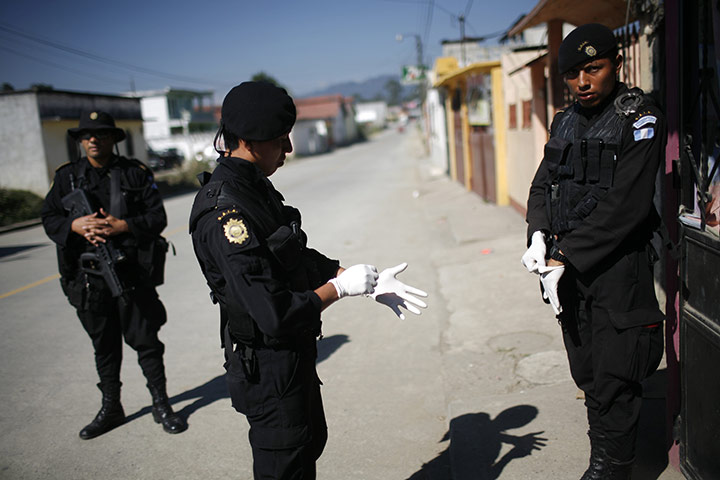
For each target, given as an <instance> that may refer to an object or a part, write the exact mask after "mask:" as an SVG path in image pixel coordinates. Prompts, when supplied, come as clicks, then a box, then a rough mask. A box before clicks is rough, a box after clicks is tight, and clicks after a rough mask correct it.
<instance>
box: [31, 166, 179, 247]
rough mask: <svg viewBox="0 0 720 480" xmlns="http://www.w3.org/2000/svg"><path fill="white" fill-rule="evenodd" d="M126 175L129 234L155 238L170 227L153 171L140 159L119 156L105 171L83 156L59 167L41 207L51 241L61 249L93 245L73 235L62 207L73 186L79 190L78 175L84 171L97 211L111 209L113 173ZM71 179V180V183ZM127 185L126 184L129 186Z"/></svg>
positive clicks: (124, 186) (123, 182) (126, 216)
mask: <svg viewBox="0 0 720 480" xmlns="http://www.w3.org/2000/svg"><path fill="white" fill-rule="evenodd" d="M111 169H117V170H119V171H120V170H121V171H122V172H123V180H122V183H121V185H122V189H123V195H124V197H125V202H126V204H127V208H128V213H127V215H124V216H123V218H122V219H123V220H125V221H126V222H127V224H128V228H129V230H130V234H132V235H133V236H134V237H135V238H136V239H138V240H140V239H144V238H153V237H156V236H157V235H160V232H162V231H163V229H164V228H165V227H166V226H167V216H166V214H165V207H164V206H163V203H162V197H161V196H160V192H159V191H158V189H157V185H156V184H155V181H154V179H153V175H152V172H151V171H150V170H149V169H148V168H147V167H145V166H144V165H142V164H141V163H140V162H139V161H137V160H130V159H127V158H125V157H116V158H115V160H114V162H113V163H112V165H110V166H109V167H105V168H93V167H92V166H91V165H90V163H89V161H88V159H87V158H86V157H83V158H81V159H79V160H76V161H75V162H69V163H66V164H64V165H62V166H60V167H59V168H58V169H57V170H56V172H55V179H54V180H53V185H52V187H51V188H50V191H49V192H48V194H47V196H46V197H45V202H44V203H43V206H42V211H41V216H42V220H43V226H44V227H45V231H46V233H47V235H48V236H49V237H50V239H51V240H52V241H54V242H55V243H56V244H58V245H60V246H66V245H68V244H69V243H71V244H72V243H76V244H77V245H83V249H84V248H86V246H85V244H87V245H90V244H89V243H88V242H87V241H86V240H85V239H83V238H81V237H80V236H78V235H71V233H72V230H71V225H72V222H73V220H74V218H70V217H69V216H68V212H67V211H66V210H65V208H64V207H63V204H62V199H63V197H64V196H65V195H67V194H68V193H70V192H71V191H72V184H73V183H74V184H75V187H80V186H82V185H79V182H80V181H81V179H79V178H78V174H79V173H81V171H84V175H85V180H86V185H85V186H84V187H83V188H84V189H85V190H86V191H87V192H88V193H89V194H90V197H91V201H93V200H94V202H95V204H96V205H97V208H98V211H99V208H100V207H102V208H103V209H104V210H105V211H106V212H109V210H110V190H111V187H110V170H111ZM71 179H72V181H71ZM126 182H127V183H126Z"/></svg>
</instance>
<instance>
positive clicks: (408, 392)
mask: <svg viewBox="0 0 720 480" xmlns="http://www.w3.org/2000/svg"><path fill="white" fill-rule="evenodd" d="M272 181H273V183H274V184H275V186H276V187H277V188H278V189H279V190H280V191H281V192H283V194H284V195H285V198H286V202H287V203H288V204H291V205H293V206H295V207H298V208H299V209H300V210H301V211H302V212H303V228H304V229H305V231H306V232H307V233H308V237H309V245H310V246H311V247H313V248H316V249H318V250H320V251H321V252H323V253H325V254H326V255H328V256H330V257H334V258H338V259H340V261H341V263H342V265H343V266H346V267H347V266H350V265H353V264H355V263H371V264H374V265H376V266H377V267H378V268H379V269H383V268H387V267H392V266H395V265H397V264H399V263H401V262H408V263H409V267H408V269H407V270H406V271H405V272H404V273H403V274H401V276H400V279H401V280H403V281H405V282H406V283H408V284H410V285H412V286H415V287H418V288H420V289H423V290H425V291H427V292H428V293H429V297H428V299H427V303H428V305H429V307H428V308H427V309H426V310H425V311H423V313H422V315H421V316H414V315H412V314H407V318H406V319H405V320H400V319H398V318H397V317H395V316H394V314H393V313H392V312H391V311H390V310H389V309H388V308H387V307H385V306H383V305H380V304H378V303H375V302H374V301H373V300H371V299H368V298H364V297H360V298H349V299H343V300H342V301H340V302H338V303H337V304H335V305H333V306H332V307H330V308H329V309H328V310H327V311H326V312H325V313H324V315H323V325H324V327H323V334H324V338H323V339H322V340H321V341H320V342H319V352H320V357H319V359H318V371H319V375H320V378H321V379H322V381H323V383H324V386H323V395H324V401H325V409H326V414H327V418H328V425H329V441H328V445H327V447H326V449H325V452H324V454H323V456H322V457H321V459H320V461H319V462H318V478H320V479H333V480H336V479H342V480H346V479H351V480H386V479H398V480H402V479H412V480H421V479H432V480H447V479H451V478H452V479H454V480H470V479H473V480H475V479H496V478H507V479H559V480H565V479H567V480H571V479H577V478H579V477H580V476H581V474H582V472H583V471H584V470H585V467H586V465H587V458H588V454H589V445H588V441H587V437H586V434H585V431H586V428H587V427H586V421H585V416H584V415H585V413H584V407H583V404H582V400H581V399H578V398H577V396H578V395H577V393H578V392H577V389H576V387H575V386H574V384H573V382H572V380H571V378H570V376H569V372H568V367H567V360H566V358H565V354H564V350H563V346H562V340H561V337H560V332H559V327H558V325H557V322H556V321H555V319H554V318H553V315H552V311H551V309H550V307H549V306H547V305H545V304H544V303H543V302H542V301H541V300H540V296H539V287H538V284H537V278H536V277H535V276H533V275H530V274H528V273H527V272H526V271H525V270H524V268H523V267H522V265H521V264H520V257H521V255H522V253H523V251H524V249H525V223H524V220H523V218H522V217H521V216H520V215H518V213H516V212H515V211H514V210H512V209H510V208H509V207H498V206H495V205H491V204H487V203H484V202H483V201H482V200H481V199H480V198H479V197H477V196H476V195H474V194H472V193H469V192H466V191H465V190H464V189H463V188H462V187H461V186H460V185H459V184H457V183H454V182H452V181H450V180H449V179H448V178H447V177H446V175H445V174H444V172H443V171H441V170H440V169H438V168H437V163H436V162H433V161H432V159H431V158H429V157H428V156H427V155H426V153H425V151H424V149H423V147H422V143H421V142H420V141H419V135H417V133H416V132H415V131H414V129H409V130H407V131H406V132H405V133H399V132H396V131H386V132H384V133H382V134H380V135H378V136H376V137H374V138H372V139H371V140H370V141H368V142H365V143H362V144H357V145H353V146H350V147H346V148H341V149H338V150H336V151H334V152H332V153H330V154H325V155H320V156H315V157H309V158H298V159H292V160H291V161H289V162H288V164H287V165H285V166H284V167H283V168H281V169H280V170H279V171H278V172H277V173H276V174H275V175H273V177H272ZM192 200H193V196H192V195H185V196H180V197H174V198H170V199H167V200H166V202H165V207H166V210H167V212H168V219H169V224H168V227H167V229H166V230H165V232H164V234H165V235H166V237H167V238H168V239H169V240H170V241H171V242H172V243H173V245H174V250H175V252H176V254H175V255H174V256H173V255H171V256H169V257H168V260H167V266H166V281H165V284H164V285H163V286H161V287H159V289H158V291H159V293H160V297H161V299H162V300H163V301H164V303H165V306H166V308H167V310H168V318H169V319H168V323H167V324H166V325H165V326H164V327H163V329H162V330H161V332H160V337H161V340H162V341H163V342H164V343H165V345H166V353H165V363H166V370H167V377H168V393H169V395H170V396H171V402H172V404H173V406H174V408H175V410H176V411H178V412H179V413H180V414H181V415H183V416H184V417H185V418H187V421H188V424H189V428H188V430H187V431H186V432H183V433H181V434H179V435H168V434H166V433H164V432H163V430H162V428H161V427H160V426H159V425H157V424H155V423H154V422H153V419H152V416H151V415H150V396H149V393H148V392H147V390H146V388H145V381H144V378H143V376H142V374H141V372H140V369H139V367H138V365H137V362H136V355H135V352H134V351H133V350H132V349H130V348H129V347H127V346H126V347H125V350H124V352H125V358H124V363H123V372H122V381H123V392H122V401H123V406H124V408H125V412H126V413H127V414H128V421H127V423H126V424H125V425H123V426H121V427H119V428H117V429H115V430H113V431H111V432H109V433H107V434H105V435H103V436H101V437H98V438H96V439H93V440H88V441H84V440H81V439H80V438H79V437H78V432H79V431H80V429H81V428H82V427H83V426H84V425H85V424H87V423H88V422H89V421H90V420H92V418H93V417H94V415H95V413H96V412H97V410H98V408H99V406H100V392H99V391H98V389H97V388H96V387H95V383H96V382H97V377H96V373H95V367H94V361H93V353H92V347H91V344H90V341H89V339H88V338H87V336H86V334H85V332H84V330H83V329H82V327H81V325H80V323H79V320H78V319H77V317H76V316H75V313H74V311H73V309H72V308H71V307H70V306H69V305H68V303H67V301H66V300H65V297H64V296H63V294H62V291H61V289H60V285H59V282H58V280H57V262H56V259H55V247H54V245H53V244H52V243H51V242H50V241H49V240H48V238H47V237H46V236H45V234H44V232H43V230H42V227H40V226H35V227H30V228H24V229H21V230H15V231H11V232H7V233H4V234H2V235H0V272H1V274H0V311H1V312H2V320H1V321H0V431H1V432H2V435H1V436H0V478H2V479H97V478H103V479H250V478H252V463H251V455H250V449H249V446H248V444H247V430H248V429H247V424H246V421H245V419H244V418H243V417H242V416H241V415H239V414H237V413H235V411H234V410H233V408H232V406H231V405H230V399H229V397H228V394H227V391H226V388H225V383H224V377H223V374H224V370H223V367H222V363H223V355H222V351H221V349H220V348H219V332H218V311H217V307H215V306H213V305H212V303H211V302H210V299H209V296H208V288H207V286H206V284H205V282H204V279H203V277H202V274H201V273H200V270H199V268H198V266H197V262H196V260H195V256H194V254H193V252H192V245H191V242H190V238H189V236H188V234H187V218H188V214H189V209H190V206H191V204H192ZM646 397H647V398H646V408H644V410H643V415H642V418H641V422H642V431H641V439H640V442H639V450H638V467H637V468H636V474H637V475H636V477H633V478H640V479H643V478H646V479H656V478H661V479H664V480H673V479H679V478H682V476H681V475H680V474H679V473H677V472H676V471H674V470H673V469H672V467H669V468H667V469H666V466H667V460H666V459H665V457H664V455H665V453H664V438H665V433H664V427H663V426H664V386H663V372H662V371H660V372H658V374H656V375H655V376H654V377H653V378H651V379H650V381H649V382H648V385H647V389H646Z"/></svg>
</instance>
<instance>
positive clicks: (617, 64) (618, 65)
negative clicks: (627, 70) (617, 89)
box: [614, 53, 623, 78]
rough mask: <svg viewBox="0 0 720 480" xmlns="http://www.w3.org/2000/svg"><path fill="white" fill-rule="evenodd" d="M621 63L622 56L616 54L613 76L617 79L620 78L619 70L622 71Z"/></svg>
mask: <svg viewBox="0 0 720 480" xmlns="http://www.w3.org/2000/svg"><path fill="white" fill-rule="evenodd" d="M622 61H623V56H622V55H620V54H619V53H618V55H617V57H615V61H614V63H615V76H616V77H617V78H620V69H622Z"/></svg>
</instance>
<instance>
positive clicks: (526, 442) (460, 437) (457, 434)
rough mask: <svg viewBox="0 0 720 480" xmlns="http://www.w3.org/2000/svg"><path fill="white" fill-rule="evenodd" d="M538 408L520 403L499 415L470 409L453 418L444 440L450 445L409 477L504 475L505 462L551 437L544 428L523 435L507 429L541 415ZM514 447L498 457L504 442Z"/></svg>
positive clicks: (479, 479) (485, 478)
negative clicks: (543, 435) (448, 441)
mask: <svg viewBox="0 0 720 480" xmlns="http://www.w3.org/2000/svg"><path fill="white" fill-rule="evenodd" d="M537 414H538V410H537V408H535V407H533V406H531V405H518V406H515V407H511V408H508V409H506V410H504V411H503V412H501V413H499V414H498V415H497V416H496V417H495V419H491V418H490V415H488V414H487V413H484V412H480V413H468V414H465V415H461V416H459V417H456V418H453V419H452V420H450V429H449V431H448V432H447V433H446V434H445V436H444V437H443V438H442V440H441V442H444V441H447V440H450V444H449V445H448V448H447V449H445V451H443V452H442V453H440V455H438V456H437V457H436V458H434V459H433V460H431V461H430V462H428V463H426V464H424V465H423V466H422V468H421V469H420V470H419V471H418V472H416V473H414V474H413V475H412V476H411V477H409V478H408V480H424V479H428V478H432V479H446V478H451V476H450V475H451V472H450V463H451V459H452V465H453V468H452V478H457V479H464V478H468V479H469V478H472V479H473V480H494V479H496V478H499V477H500V474H501V473H502V471H503V469H504V468H505V466H506V465H507V464H508V463H510V462H511V461H512V460H514V459H516V458H521V457H526V456H528V455H530V454H531V453H532V451H533V450H540V449H541V448H542V447H544V446H545V442H546V441H547V439H545V438H542V437H540V436H539V435H540V434H541V433H543V432H535V433H528V434H525V435H522V436H516V435H510V434H508V433H506V430H511V429H514V428H520V427H522V426H525V425H528V424H529V423H530V422H532V421H533V419H535V417H537ZM503 443H507V444H509V445H512V448H511V449H510V450H509V451H508V452H507V453H506V454H505V455H503V456H502V458H499V459H498V456H499V455H500V450H501V448H502V444H503Z"/></svg>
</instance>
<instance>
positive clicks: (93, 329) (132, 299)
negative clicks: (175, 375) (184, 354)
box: [63, 276, 167, 388]
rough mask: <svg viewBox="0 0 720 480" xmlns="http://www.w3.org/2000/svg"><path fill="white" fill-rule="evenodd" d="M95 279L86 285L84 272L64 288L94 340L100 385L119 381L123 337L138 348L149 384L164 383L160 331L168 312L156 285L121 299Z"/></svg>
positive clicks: (137, 290) (134, 348) (134, 347)
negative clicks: (86, 286) (159, 296)
mask: <svg viewBox="0 0 720 480" xmlns="http://www.w3.org/2000/svg"><path fill="white" fill-rule="evenodd" d="M94 280H95V279H91V284H90V286H89V287H88V288H83V286H82V283H83V282H84V279H83V278H82V276H81V278H78V279H77V280H76V281H73V282H63V289H64V290H65V292H66V294H67V295H68V299H69V300H70V303H71V304H72V305H73V306H74V307H75V308H76V310H77V315H78V318H80V322H81V323H82V326H83V327H84V328H85V331H86V332H87V334H88V335H89V336H90V339H91V340H92V343H93V348H94V349H95V366H96V368H97V372H98V376H99V377H100V387H101V388H102V387H103V386H105V385H108V386H111V385H119V384H120V367H121V366H122V359H123V351H122V350H123V345H122V344H123V339H125V343H127V344H128V345H129V346H130V347H132V348H133V350H135V351H136V352H137V355H138V364H139V365H140V368H141V369H142V372H143V375H144V376H145V378H146V380H147V382H148V384H150V385H157V386H160V385H165V382H166V380H165V366H164V364H163V353H164V352H165V345H164V344H163V343H162V342H161V341H160V339H159V338H158V331H159V330H160V327H161V326H162V325H163V324H164V323H165V322H166V320H167V313H166V311H165V306H164V305H163V304H162V302H161V301H160V298H158V294H157V292H156V290H155V288H153V287H144V288H143V287H137V288H135V289H133V290H131V291H129V292H128V293H126V294H125V295H124V299H122V300H121V299H120V298H113V297H112V296H111V295H110V292H109V291H108V290H107V289H105V288H104V287H103V286H102V285H99V284H98V282H97V281H94Z"/></svg>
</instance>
